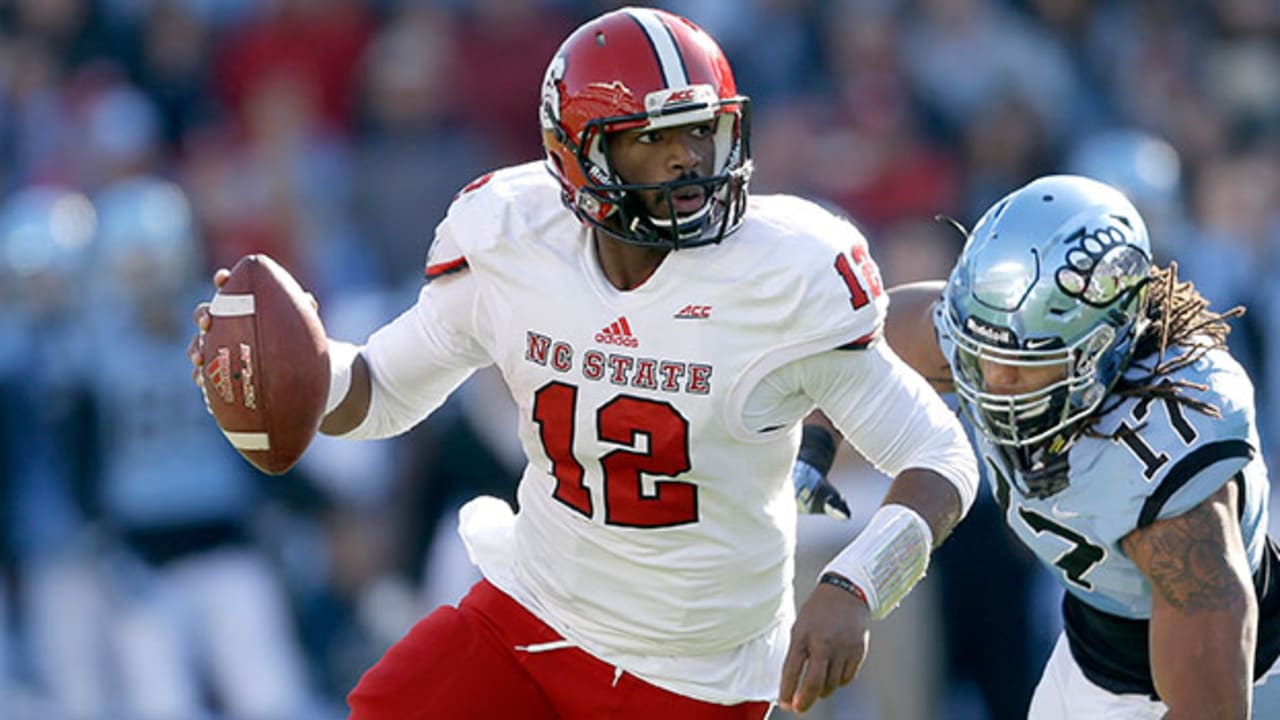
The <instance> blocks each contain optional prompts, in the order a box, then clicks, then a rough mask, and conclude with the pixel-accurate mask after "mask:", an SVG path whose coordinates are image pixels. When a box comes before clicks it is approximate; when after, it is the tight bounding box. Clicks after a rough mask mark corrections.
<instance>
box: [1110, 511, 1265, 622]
mask: <svg viewBox="0 0 1280 720" xmlns="http://www.w3.org/2000/svg"><path fill="white" fill-rule="evenodd" d="M1220 524H1221V523H1220V521H1219V520H1218V518H1217V517H1216V513H1215V511H1214V509H1213V507H1212V506H1211V505H1210V504H1207V503H1206V504H1202V505H1200V506H1198V507H1196V508H1193V509H1192V510H1191V511H1189V512H1187V513H1186V514H1185V515H1182V516H1180V517H1176V518H1170V519H1168V520H1165V521H1162V522H1161V523H1159V525H1158V526H1153V527H1152V528H1150V529H1149V530H1147V531H1146V532H1144V533H1142V534H1140V535H1139V536H1138V537H1136V538H1135V539H1134V549H1135V550H1137V551H1138V554H1139V556H1143V557H1145V559H1146V565H1147V574H1148V577H1149V578H1150V580H1151V587H1152V590H1153V592H1158V593H1160V595H1161V597H1163V598H1164V599H1165V601H1166V602H1168V603H1169V605H1171V606H1172V607H1175V608H1177V609H1178V610H1180V611H1182V612H1184V613H1187V614H1189V615H1194V614H1197V613H1200V612H1214V611H1220V610H1227V609H1231V608H1234V607H1237V606H1239V605H1240V604H1241V603H1242V602H1244V599H1243V598H1241V597H1240V592H1239V589H1240V583H1239V580H1238V579H1237V578H1236V576H1235V574H1234V573H1233V572H1232V568H1231V565H1230V561H1229V559H1228V558H1227V557H1226V554H1227V546H1226V543H1225V542H1224V538H1223V536H1222V531H1221V527H1220Z"/></svg>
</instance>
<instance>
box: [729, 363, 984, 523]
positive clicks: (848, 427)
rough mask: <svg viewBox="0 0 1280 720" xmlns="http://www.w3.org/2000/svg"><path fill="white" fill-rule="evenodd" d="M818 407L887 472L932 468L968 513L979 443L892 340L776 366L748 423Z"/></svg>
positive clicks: (782, 419)
mask: <svg viewBox="0 0 1280 720" xmlns="http://www.w3.org/2000/svg"><path fill="white" fill-rule="evenodd" d="M814 404H816V405H817V407H818V408H819V409H821V410H822V411H823V412H824V413H826V415H827V417H828V418H830V419H831V421H832V422H833V423H834V424H835V426H836V427H837V428H839V429H840V432H841V434H842V435H843V436H844V437H845V438H846V439H847V440H848V442H849V443H850V444H851V445H853V447H854V448H856V449H857V450H858V452H860V453H861V454H862V455H863V456H864V457H866V458H867V459H868V460H869V461H870V462H871V463H872V464H873V465H874V466H875V467H876V469H878V470H880V471H881V472H883V473H885V474H887V475H890V476H894V475H897V474H898V473H900V472H902V471H903V470H905V469H907V468H921V469H926V470H933V471H934V472H937V473H938V474H939V475H942V476H943V477H944V478H946V479H947V480H948V481H949V482H950V483H951V484H952V486H954V487H955V489H956V493H957V494H958V495H959V497H960V502H961V507H962V509H963V510H964V511H965V512H967V511H968V509H969V507H970V506H971V505H972V504H973V500H974V498H975V497H976V495H977V490H978V468H977V460H976V459H975V457H974V453H973V448H972V446H971V445H970V444H969V440H968V437H967V436H966V435H965V433H964V429H963V427H962V426H961V425H960V421H959V420H958V419H957V418H956V416H955V413H954V412H952V410H951V409H950V408H949V407H947V405H946V403H945V402H943V400H942V398H941V397H939V396H938V394H937V393H936V392H934V391H933V388H931V387H930V386H929V383H928V382H927V381H926V380H925V379H924V378H923V377H921V376H920V375H919V373H917V372H916V371H915V370H913V369H911V367H910V366H908V365H907V364H906V363H905V362H903V361H902V360H901V359H900V358H898V356H897V355H895V354H894V353H893V351H892V350H891V349H890V348H889V346H888V345H887V344H886V343H883V342H877V343H875V344H873V345H872V346H870V347H868V348H867V349H866V350H865V351H863V352H857V353H849V352H841V351H838V350H836V351H829V352H826V353H819V354H817V355H811V356H808V357H805V358H802V359H800V360H797V361H795V362H792V363H789V364H788V365H786V366H784V367H782V368H779V369H778V370H776V371H774V372H773V373H772V374H770V375H769V377H767V378H766V379H765V381H764V382H762V383H761V384H760V387H759V388H758V389H757V391H756V392H755V393H753V394H752V397H751V399H750V400H749V402H748V404H747V422H748V423H749V424H751V425H752V426H755V427H769V426H771V425H778V424H783V423H786V422H789V421H792V420H794V419H795V418H797V417H803V416H804V415H806V414H808V411H809V409H810V408H811V407H813V405H814Z"/></svg>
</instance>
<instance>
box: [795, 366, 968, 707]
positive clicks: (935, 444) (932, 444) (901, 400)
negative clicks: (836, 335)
mask: <svg viewBox="0 0 1280 720" xmlns="http://www.w3.org/2000/svg"><path fill="white" fill-rule="evenodd" d="M784 371H785V372H787V373H792V374H794V375H795V376H796V382H798V383H799V384H800V386H801V387H802V388H803V391H804V392H805V393H806V394H807V395H809V397H811V398H813V399H814V400H815V401H816V402H817V403H818V405H819V407H820V408H821V409H822V410H823V411H824V413H825V414H826V415H827V416H828V417H829V418H830V419H831V421H832V422H833V423H834V424H835V425H836V427H838V428H840V431H841V433H842V434H843V435H844V436H845V437H846V438H848V440H849V441H850V442H851V443H852V444H853V445H854V446H855V447H856V448H857V449H858V450H859V451H860V452H861V453H862V454H863V455H864V456H866V457H867V458H868V459H869V460H871V461H872V463H873V464H875V465H876V467H878V468H880V469H881V470H882V471H885V472H886V473H888V474H889V475H891V476H892V477H893V481H892V484H891V485H890V488H889V491H888V493H887V494H886V495H885V497H884V500H883V503H882V505H881V507H880V509H879V510H877V511H876V513H875V514H874V515H873V516H872V518H871V520H870V521H869V522H868V524H867V527H866V528H865V529H864V530H863V531H862V532H861V533H860V534H859V535H858V537H857V538H855V539H854V540H853V542H852V543H850V545H849V546H848V547H846V548H845V549H844V550H842V551H841V552H840V554H839V555H837V556H836V558H834V559H833V560H832V561H831V562H830V563H829V564H828V565H827V567H826V568H825V569H824V571H823V573H822V576H821V577H822V580H821V582H820V584H819V586H818V587H817V588H815V589H814V590H813V592H812V593H810V595H809V599H808V600H807V601H806V602H805V605H804V607H802V608H801V611H800V614H799V616H798V617H797V620H796V624H795V626H794V627H793V629H792V636H791V647H790V650H789V652H788V654H787V659H786V662H785V664H784V667H783V676H782V684H781V687H780V689H779V701H780V703H781V704H782V706H783V707H784V708H787V709H794V710H801V711H803V710H806V709H808V707H809V706H811V705H812V703H813V702H815V701H816V700H817V699H818V698H819V697H826V696H827V695H829V694H830V693H831V692H833V691H834V690H835V689H836V688H837V687H839V686H840V685H844V684H845V683H848V682H849V681H850V680H852V679H853V677H854V676H855V675H856V674H857V672H858V670H859V668H860V667H861V665H862V661H863V659H864V657H865V654H866V648H867V641H868V637H869V628H870V621H871V620H873V619H879V618H882V617H884V616H885V615H887V614H888V612H889V611H890V610H892V609H893V608H894V607H895V606H897V604H898V603H899V602H900V601H901V600H902V598H903V597H905V596H906V594H907V593H908V592H909V591H910V590H911V588H912V587H913V586H914V585H915V583H916V582H918V581H919V579H920V578H921V577H923V576H924V573H925V570H926V568H927V567H928V563H929V557H930V555H931V553H932V550H933V548H934V547H936V546H937V545H938V544H940V543H941V542H942V540H943V539H944V538H945V537H946V536H947V535H948V534H949V533H950V532H951V529H952V528H953V527H954V526H955V525H956V523H958V522H959V521H960V519H961V518H962V517H963V516H964V514H965V512H966V511H967V510H968V508H969V506H970V505H971V504H972V502H973V498H974V495H975V494H976V492H977V476H978V473H977V463H976V461H975V459H974V455H973V449H972V448H971V447H970V445H969V442H968V439H967V437H966V436H965V434H964V431H963V429H962V428H961V427H960V424H959V421H958V420H957V419H956V417H955V415H954V414H953V413H952V412H951V411H950V409H948V408H947V406H946V404H945V403H943V402H942V399H941V398H939V397H938V395H937V393H936V392H934V391H933V390H932V389H931V388H930V387H929V385H928V383H927V382H926V381H925V380H924V378H922V377H921V376H920V375H919V374H918V373H915V372H914V371H912V370H911V368H909V367H908V366H907V365H906V364H905V363H903V362H902V360H901V359H899V358H897V357H896V356H895V355H894V353H893V352H892V351H891V350H889V349H888V348H887V347H885V346H884V344H883V343H876V344H873V345H872V346H871V347H869V348H867V349H865V350H858V351H832V352H828V353H823V354H820V355H817V356H813V357H810V358H805V359H804V360H801V361H797V362H796V363H792V364H791V365H789V366H788V367H787V368H786V369H785V370H784Z"/></svg>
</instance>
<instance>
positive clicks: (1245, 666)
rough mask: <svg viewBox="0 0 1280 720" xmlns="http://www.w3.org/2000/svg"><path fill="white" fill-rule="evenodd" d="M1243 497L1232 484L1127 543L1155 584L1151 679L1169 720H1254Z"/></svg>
mask: <svg viewBox="0 0 1280 720" xmlns="http://www.w3.org/2000/svg"><path fill="white" fill-rule="evenodd" d="M1238 493H1239V489H1238V486H1237V484H1236V483H1234V482H1229V483H1227V484H1226V485H1224V486H1223V487H1222V488H1221V489H1219V490H1218V492H1216V493H1214V494H1213V495H1212V496H1211V497H1209V498H1208V499H1206V500H1205V501H1204V502H1202V503H1200V505H1198V506H1196V507H1195V508H1193V509H1192V510H1190V511H1189V512H1187V513H1186V514H1184V515H1180V516H1178V517H1173V518H1169V519H1166V520H1160V521H1158V522H1155V523H1153V524H1151V525H1150V526H1148V527H1145V528H1142V529H1139V530H1135V531H1133V532H1132V533H1130V534H1129V535H1127V536H1126V537H1125V538H1124V540H1123V541H1122V545H1123V547H1124V551H1125V553H1126V554H1127V555H1128V556H1129V558H1130V559H1131V560H1133V562H1134V563H1136V564H1137V566H1138V568H1139V569H1140V570H1141V571H1142V573H1143V575H1145V576H1146V577H1147V580H1148V581H1150V583H1151V675H1152V679H1153V680H1154V682H1155V686H1156V690H1157V691H1158V692H1159V693H1160V697H1161V698H1162V699H1163V700H1164V702H1165V704H1166V705H1168V707H1169V714H1168V715H1166V716H1165V717H1166V718H1168V719H1169V720H1180V719H1181V718H1240V719H1241V720H1243V719H1244V718H1248V717H1249V711H1250V707H1249V706H1250V702H1251V699H1252V688H1253V656H1254V645H1255V641H1256V634H1257V623H1258V605H1257V599H1256V598H1255V597H1254V593H1253V586H1252V583H1251V581H1250V574H1249V562H1248V559H1247V558H1246V556H1245V549H1244V541H1243V540H1242V539H1241V536H1240V526H1239V523H1238V522H1237V520H1236V518H1237V517H1238V513H1237V511H1236V508H1237V507H1238V503H1239V502H1240V500H1239V498H1238Z"/></svg>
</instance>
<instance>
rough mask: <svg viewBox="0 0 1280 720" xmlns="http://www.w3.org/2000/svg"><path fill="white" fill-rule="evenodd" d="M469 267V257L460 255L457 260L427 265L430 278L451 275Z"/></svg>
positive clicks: (427, 273) (428, 277)
mask: <svg viewBox="0 0 1280 720" xmlns="http://www.w3.org/2000/svg"><path fill="white" fill-rule="evenodd" d="M466 267H467V259H466V258H465V257H460V258H458V259H456V260H450V261H448V262H441V263H436V264H435V265H427V271H426V276H427V279H428V280H434V279H436V278H438V277H440V276H442V275H450V274H452V273H456V272H458V271H459V270H464V269H466Z"/></svg>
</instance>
